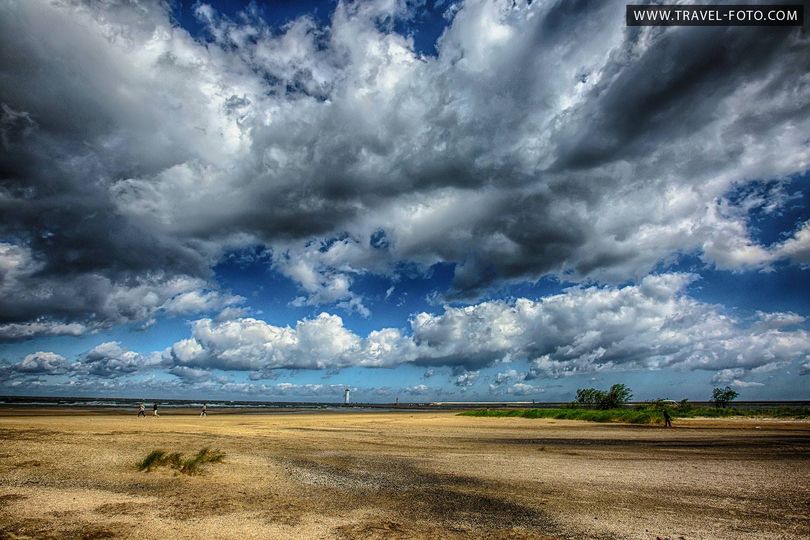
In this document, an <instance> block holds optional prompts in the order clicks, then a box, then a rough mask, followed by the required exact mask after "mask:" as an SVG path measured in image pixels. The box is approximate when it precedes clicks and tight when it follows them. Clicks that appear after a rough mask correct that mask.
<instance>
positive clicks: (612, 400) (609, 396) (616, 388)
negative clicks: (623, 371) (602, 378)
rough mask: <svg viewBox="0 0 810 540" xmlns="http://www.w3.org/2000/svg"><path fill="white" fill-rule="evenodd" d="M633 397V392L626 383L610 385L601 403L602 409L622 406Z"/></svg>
mask: <svg viewBox="0 0 810 540" xmlns="http://www.w3.org/2000/svg"><path fill="white" fill-rule="evenodd" d="M631 397H633V392H631V391H630V389H629V388H628V387H627V385H624V384H614V385H613V386H611V387H610V390H608V391H607V392H606V393H604V396H603V398H602V402H601V403H600V404H599V408H600V409H616V408H618V407H621V406H622V405H624V404H625V403H627V402H628V401H630V398H631Z"/></svg>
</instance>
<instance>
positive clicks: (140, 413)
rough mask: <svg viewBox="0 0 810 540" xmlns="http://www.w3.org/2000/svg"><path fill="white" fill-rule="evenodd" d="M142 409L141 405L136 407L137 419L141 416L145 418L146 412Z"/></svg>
mask: <svg viewBox="0 0 810 540" xmlns="http://www.w3.org/2000/svg"><path fill="white" fill-rule="evenodd" d="M144 409H145V407H144V406H143V403H141V404H140V405H138V418H140V417H141V416H143V417H144V418H146V411H145V410H144Z"/></svg>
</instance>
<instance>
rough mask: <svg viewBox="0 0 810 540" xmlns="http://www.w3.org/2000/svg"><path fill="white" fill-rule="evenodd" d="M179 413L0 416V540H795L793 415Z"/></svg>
mask: <svg viewBox="0 0 810 540" xmlns="http://www.w3.org/2000/svg"><path fill="white" fill-rule="evenodd" d="M150 412H151V411H150ZM180 412H182V411H173V413H172V414H164V415H163V416H161V417H160V418H154V417H152V416H148V417H147V418H140V419H139V418H136V417H135V414H134V413H132V414H122V413H110V412H107V413H104V414H97V413H96V412H94V411H91V410H85V411H64V410H57V409H52V410H38V411H32V410H30V409H29V410H23V409H17V410H15V409H3V410H0V441H2V445H0V538H94V539H98V538H139V539H144V538H147V539H148V538H240V539H242V538H284V539H289V538H548V539H558V538H571V539H574V538H576V539H580V538H594V539H610V538H630V539H651V540H655V539H657V538H660V539H671V540H676V539H677V540H680V539H686V540H694V539H764V538H774V539H775V538H779V539H792V538H795V539H805V538H808V537H810V423H808V422H807V421H775V420H764V419H739V420H728V419H724V420H714V419H713V420H709V419H689V420H681V421H679V422H678V423H677V424H676V427H675V429H670V430H668V429H663V428H660V427H655V426H629V425H620V424H592V423H584V422H577V421H562V420H539V419H525V418H475V417H463V416H456V415H455V414H454V413H452V412H407V411H403V412H385V413H379V412H366V413H349V412H340V413H335V412H332V413H302V414H261V415H257V414H217V411H216V410H213V411H211V413H210V415H209V416H208V417H207V418H199V417H198V416H196V415H195V414H178V413H180ZM186 412H188V413H193V411H186ZM204 447H209V448H212V449H218V450H221V451H223V452H225V460H224V462H223V463H212V464H208V465H205V466H204V467H203V469H202V473H201V474H199V475H196V476H186V475H183V474H179V473H177V472H176V471H173V470H171V469H169V468H158V469H155V470H153V471H152V472H140V471H138V470H137V466H136V464H137V463H138V462H139V461H141V460H143V459H144V458H145V457H146V455H147V454H149V452H151V451H152V450H155V449H162V450H165V451H168V452H175V451H176V452H181V453H183V454H184V455H192V454H194V453H196V452H197V451H199V450H200V449H201V448H204Z"/></svg>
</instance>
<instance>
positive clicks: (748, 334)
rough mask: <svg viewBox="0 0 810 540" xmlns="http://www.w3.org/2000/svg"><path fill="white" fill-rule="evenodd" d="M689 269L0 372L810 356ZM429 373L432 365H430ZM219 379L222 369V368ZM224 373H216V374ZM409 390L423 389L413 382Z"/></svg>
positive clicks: (797, 319)
mask: <svg viewBox="0 0 810 540" xmlns="http://www.w3.org/2000/svg"><path fill="white" fill-rule="evenodd" d="M693 279H694V276H691V275H687V274H664V275H656V276H648V277H646V278H644V279H643V280H642V281H641V282H640V283H639V284H638V285H628V286H624V287H574V288H571V289H568V290H566V291H565V292H564V293H562V294H558V295H553V296H548V297H545V298H542V299H539V300H529V299H525V298H520V299H517V300H514V301H491V302H483V303H479V304H475V305H471V306H467V307H460V308H454V307H445V308H444V309H443V311H442V312H441V313H439V314H436V315H434V314H429V313H419V314H417V315H415V316H414V317H413V318H412V319H411V321H410V325H409V328H408V330H407V331H402V330H399V329H393V328H384V329H380V330H376V331H372V332H370V333H369V334H368V335H366V336H365V337H361V336H358V335H357V334H355V333H354V332H352V331H350V330H349V329H347V328H346V327H345V326H344V325H343V321H342V319H341V318H340V317H339V316H337V315H329V314H327V313H322V314H321V315H319V316H318V317H316V318H313V319H308V320H302V321H299V322H298V323H297V325H296V326H295V327H279V326H273V325H271V324H269V323H267V322H265V321H262V320H258V319H254V318H237V319H231V320H222V321H214V320H211V319H201V320H198V321H196V322H195V323H194V324H193V326H192V335H191V337H189V338H187V339H183V340H180V341H178V342H176V343H175V344H174V345H172V346H171V347H169V348H168V349H166V350H165V351H163V352H155V353H152V354H149V355H141V354H137V353H134V352H132V351H126V350H123V349H122V348H121V346H120V344H119V343H116V342H108V343H103V344H101V345H99V346H97V347H95V348H93V349H92V350H90V351H89V352H87V353H86V354H84V355H82V357H80V358H79V360H77V361H76V362H68V361H67V360H66V359H65V358H63V357H62V356H60V355H58V354H55V353H51V352H38V353H35V354H32V355H28V356H27V357H26V358H24V359H23V360H22V361H21V362H19V363H17V364H13V365H11V366H9V367H7V368H6V371H7V373H6V376H7V377H14V376H28V375H31V374H41V375H65V374H76V375H82V376H85V375H89V376H98V377H104V378H108V379H114V378H118V377H125V376H128V375H131V374H135V373H145V372H153V371H155V370H158V369H165V370H168V372H169V373H171V374H173V375H175V376H177V377H178V378H180V379H184V380H188V381H192V382H202V381H208V380H214V379H215V377H213V373H215V372H216V371H237V372H238V371H243V372H250V374H251V376H252V379H254V380H261V379H266V378H272V377H274V376H275V375H274V372H275V371H277V370H301V369H318V370H340V369H342V368H347V367H378V368H391V367H396V366H398V365H402V364H410V365H416V366H433V367H449V368H451V369H452V370H453V378H452V380H453V383H454V385H455V386H456V387H458V388H460V389H464V388H467V387H470V386H473V385H474V384H476V382H477V381H478V379H479V376H480V370H481V369H483V368H488V367H492V366H496V365H505V366H509V365H510V364H514V365H518V363H521V364H522V365H527V366H528V369H526V370H525V371H519V370H516V369H514V368H508V369H506V370H505V371H502V372H500V373H498V374H497V376H495V377H494V379H493V380H492V381H491V384H492V386H491V390H492V391H493V392H495V393H500V392H506V393H509V394H514V395H528V394H530V393H532V392H534V393H536V392H539V391H541V387H540V386H533V385H532V383H531V380H532V379H537V378H541V377H542V378H558V377H565V376H571V375H581V374H593V373H606V372H612V371H633V370H649V369H653V370H657V369H665V368H668V369H678V370H683V371H686V370H705V371H708V372H711V373H714V382H717V383H731V382H734V383H735V384H737V385H738V386H743V385H745V384H749V385H750V383H745V382H743V381H744V380H745V378H746V377H748V376H749V375H751V374H752V373H753V374H757V373H767V372H769V371H774V370H777V369H784V368H787V367H789V366H791V365H798V364H801V363H804V364H806V363H807V362H810V334H809V333H808V332H807V331H806V330H805V329H803V328H802V324H803V323H804V318H803V317H801V316H799V315H796V314H793V313H759V314H757V315H756V316H755V317H754V318H753V319H750V320H740V319H738V318H736V317H734V316H733V315H730V314H728V313H725V312H724V311H723V310H722V309H721V308H720V307H718V306H715V305H711V304H706V303H702V302H699V301H697V300H695V299H693V298H691V297H689V296H688V295H687V294H685V287H686V286H687V285H688V284H689V283H690V282H691V281H692V280H693ZM430 375H431V376H432V375H434V373H433V372H432V371H431V372H430ZM223 381H224V379H223ZM220 382H222V381H220ZM412 391H413V392H415V393H417V394H418V393H419V388H417V387H414V388H412Z"/></svg>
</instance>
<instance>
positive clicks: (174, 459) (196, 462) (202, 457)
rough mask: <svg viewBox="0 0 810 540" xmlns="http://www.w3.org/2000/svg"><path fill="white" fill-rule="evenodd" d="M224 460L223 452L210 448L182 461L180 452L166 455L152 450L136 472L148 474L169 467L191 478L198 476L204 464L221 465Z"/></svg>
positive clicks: (160, 451) (139, 464)
mask: <svg viewBox="0 0 810 540" xmlns="http://www.w3.org/2000/svg"><path fill="white" fill-rule="evenodd" d="M224 459H225V453H224V452H220V451H219V450H211V449H210V448H203V449H202V450H200V451H199V452H197V453H196V454H195V455H193V456H192V457H190V458H186V459H183V455H182V454H181V453H180V452H172V453H166V452H165V451H164V450H152V451H151V452H150V453H149V454H148V455H147V456H146V457H145V458H144V459H143V460H142V461H141V462H140V463H138V470H139V471H144V472H150V471H152V470H154V469H155V468H157V467H169V468H170V469H174V470H175V471H177V472H179V473H182V474H186V475H189V476H193V475H196V474H199V473H200V472H201V471H202V466H203V465H205V464H206V463H221V462H222V461H223V460H224Z"/></svg>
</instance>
